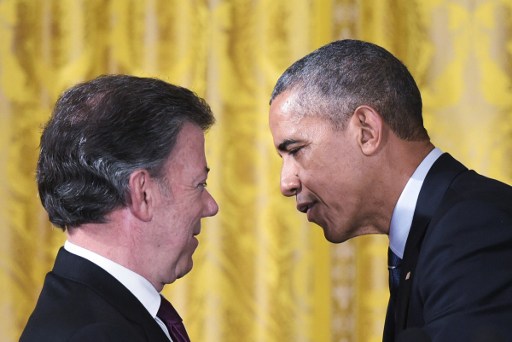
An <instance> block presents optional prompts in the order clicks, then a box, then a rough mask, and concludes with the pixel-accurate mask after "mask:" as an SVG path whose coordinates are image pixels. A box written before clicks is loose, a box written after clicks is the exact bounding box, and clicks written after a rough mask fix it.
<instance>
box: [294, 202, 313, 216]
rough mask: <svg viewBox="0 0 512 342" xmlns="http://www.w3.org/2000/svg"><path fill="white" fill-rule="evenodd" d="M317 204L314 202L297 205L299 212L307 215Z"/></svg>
mask: <svg viewBox="0 0 512 342" xmlns="http://www.w3.org/2000/svg"><path fill="white" fill-rule="evenodd" d="M314 205H315V204H314V203H313V202H304V203H297V210H298V211H300V212H301V213H304V214H307V213H308V211H309V209H311V208H312V207H313V206H314Z"/></svg>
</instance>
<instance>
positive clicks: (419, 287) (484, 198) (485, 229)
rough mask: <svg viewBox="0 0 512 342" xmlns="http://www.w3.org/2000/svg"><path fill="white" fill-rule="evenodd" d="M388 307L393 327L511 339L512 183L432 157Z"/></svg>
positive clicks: (457, 337)
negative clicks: (397, 284)
mask: <svg viewBox="0 0 512 342" xmlns="http://www.w3.org/2000/svg"><path fill="white" fill-rule="evenodd" d="M396 309H397V321H396V331H397V333H399V332H401V331H404V329H410V328H421V329H422V330H423V331H424V332H426V333H427V334H428V335H429V336H430V338H431V339H432V341H450V342H451V341H475V342H476V341H496V342H497V341H510V340H511V339H512V187H510V186H508V185H506V184H503V183H500V182H498V181H496V180H492V179H489V178H486V177H483V176H481V175H479V174H477V173H476V172H474V171H470V170H468V169H466V168H465V167H464V166H463V165H462V164H460V163H459V162H457V161H456V160H455V159H453V158H452V157H451V156H450V155H448V154H446V153H445V154H443V155H442V156H441V157H440V158H439V159H438V160H437V161H436V162H435V163H434V165H433V166H432V168H431V170H430V171H429V173H428V175H427V177H426V179H425V182H424V184H423V187H422V189H421V191H420V195H419V198H418V203H417V206H416V210H415V213H414V218H413V223H412V227H411V231H410V233H409V237H408V239H407V243H406V246H405V253H404V258H403V263H402V266H401V278H400V287H399V295H398V299H397V306H396Z"/></svg>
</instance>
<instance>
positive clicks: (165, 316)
mask: <svg viewBox="0 0 512 342" xmlns="http://www.w3.org/2000/svg"><path fill="white" fill-rule="evenodd" d="M160 298H162V300H161V302H160V308H159V309H158V313H157V314H156V315H157V316H158V317H159V318H160V319H161V320H162V321H164V323H167V324H176V323H181V321H182V319H181V317H180V315H179V314H178V312H177V311H176V309H174V307H173V306H172V304H171V303H169V301H168V300H167V299H165V297H163V296H160Z"/></svg>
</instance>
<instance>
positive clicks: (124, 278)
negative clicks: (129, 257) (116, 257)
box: [64, 241, 172, 342]
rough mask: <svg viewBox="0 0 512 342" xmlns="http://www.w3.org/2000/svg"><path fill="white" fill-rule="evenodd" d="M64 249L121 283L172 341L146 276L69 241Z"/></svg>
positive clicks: (156, 293)
mask: <svg viewBox="0 0 512 342" xmlns="http://www.w3.org/2000/svg"><path fill="white" fill-rule="evenodd" d="M64 249H66V250H67V251H68V252H70V253H72V254H75V255H78V256H80V257H82V258H84V259H87V260H89V261H90V262H92V263H94V264H96V265H98V266H99V267H101V268H102V269H104V270H105V271H106V272H108V273H109V274H110V275H112V276H113V277H114V278H116V279H117V280H118V281H119V282H120V283H121V284H123V285H124V286H125V287H126V288H127V289H128V290H129V291H130V292H131V293H132V294H133V295H134V296H135V297H136V298H137V299H138V300H139V301H140V302H141V303H142V305H143V306H144V307H145V308H146V310H148V312H149V314H150V315H151V316H152V317H153V318H154V319H155V321H156V322H157V323H158V325H159V326H160V327H161V328H162V330H163V331H164V333H165V334H166V335H167V337H168V338H169V340H170V341H171V342H172V339H171V337H170V335H169V331H168V330H167V327H166V326H165V324H164V323H163V322H162V321H161V320H160V318H158V317H157V316H156V314H157V312H158V309H159V308H160V301H161V298H160V294H159V293H158V291H157V290H156V289H155V288H154V287H153V285H151V283H150V282H149V281H148V280H147V279H146V278H144V277H143V276H141V275H140V274H137V273H135V272H133V271H132V270H130V269H128V268H126V267H124V266H121V265H119V264H118V263H116V262H114V261H112V260H110V259H107V258H105V257H103V256H101V255H99V254H97V253H94V252H91V251H90V250H88V249H85V248H83V247H80V246H77V245H75V244H73V243H71V242H70V241H66V242H65V243H64Z"/></svg>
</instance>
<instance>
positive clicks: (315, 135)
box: [269, 92, 370, 242]
mask: <svg viewBox="0 0 512 342" xmlns="http://www.w3.org/2000/svg"><path fill="white" fill-rule="evenodd" d="M296 108H298V107H297V106H296V104H295V102H294V93H293V92H284V93H282V94H280V95H279V96H277V97H276V98H275V99H274V100H273V102H272V104H271V106H270V116H269V120H270V130H271V132H272V136H273V138H274V145H275V147H276V149H277V151H278V153H279V155H280V156H281V158H282V162H283V164H282V170H281V192H282V193H283V195H285V196H295V198H296V201H297V210H299V211H301V212H303V213H306V214H307V218H308V220H309V221H310V222H314V223H316V224H318V225H320V226H321V227H322V228H323V229H324V235H325V237H326V238H327V240H329V241H331V242H343V241H345V240H347V239H349V238H352V237H354V236H357V235H361V234H366V233H368V229H370V228H369V226H368V222H367V219H368V218H367V217H366V216H365V215H366V213H367V210H366V208H365V204H366V197H367V196H369V195H370V194H369V193H368V191H367V190H368V182H367V181H366V180H365V168H364V165H363V157H362V156H361V153H360V150H359V148H358V146H357V143H356V141H357V137H356V134H357V132H356V129H354V128H353V127H352V125H351V124H350V123H349V124H348V125H347V126H348V127H347V128H345V129H344V130H336V129H334V128H333V126H332V124H331V123H330V121H328V120H327V119H325V118H323V117H319V116H317V115H307V114H306V115H304V116H301V115H298V114H297V111H296Z"/></svg>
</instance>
